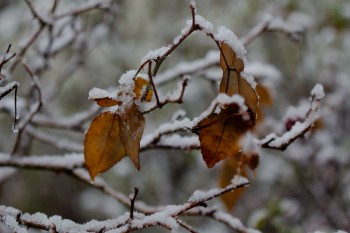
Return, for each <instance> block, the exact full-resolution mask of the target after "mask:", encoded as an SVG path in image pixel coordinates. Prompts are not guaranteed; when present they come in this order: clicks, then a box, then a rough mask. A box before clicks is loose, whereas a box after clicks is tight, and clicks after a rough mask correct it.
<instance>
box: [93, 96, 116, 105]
mask: <svg viewBox="0 0 350 233" xmlns="http://www.w3.org/2000/svg"><path fill="white" fill-rule="evenodd" d="M94 100H95V101H96V103H97V104H98V105H100V106H101V107H112V106H115V105H119V104H120V103H119V102H118V101H117V100H115V99H112V98H109V97H105V98H101V99H94Z"/></svg>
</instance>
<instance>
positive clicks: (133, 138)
mask: <svg viewBox="0 0 350 233" xmlns="http://www.w3.org/2000/svg"><path fill="white" fill-rule="evenodd" d="M119 114H120V113H119ZM119 114H118V113H111V112H104V113H101V114H100V115H98V116H97V117H96V118H95V119H94V120H93V121H92V123H91V125H90V128H89V130H88V131H87V133H86V136H85V142H84V155H85V164H86V167H87V169H88V171H89V173H90V176H91V178H92V179H94V177H95V176H96V175H97V174H99V173H101V172H104V171H106V170H108V169H109V168H111V167H112V166H113V165H114V164H115V163H117V162H119V161H120V160H121V159H122V158H124V157H125V156H129V157H130V159H131V160H132V162H133V163H134V165H135V167H136V168H137V169H140V162H139V150H140V140H141V137H142V134H143V130H144V127H145V118H144V117H143V115H142V113H141V112H140V111H139V110H138V108H137V106H136V105H132V106H131V107H130V108H129V109H126V110H125V112H124V113H123V114H120V115H119Z"/></svg>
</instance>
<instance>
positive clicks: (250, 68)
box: [244, 61, 282, 81]
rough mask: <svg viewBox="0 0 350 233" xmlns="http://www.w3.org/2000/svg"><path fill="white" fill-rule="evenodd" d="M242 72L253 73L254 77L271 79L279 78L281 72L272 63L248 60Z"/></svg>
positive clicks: (276, 79)
mask: <svg viewBox="0 0 350 233" xmlns="http://www.w3.org/2000/svg"><path fill="white" fill-rule="evenodd" d="M244 72H246V73H248V74H251V75H253V76H254V77H265V78H271V79H272V80H273V81H278V80H280V79H281V77H282V74H281V72H280V71H279V70H278V69H277V68H276V67H275V66H273V65H270V64H265V63H261V62H257V61H256V62H249V63H248V64H247V65H246V66H245V67H244Z"/></svg>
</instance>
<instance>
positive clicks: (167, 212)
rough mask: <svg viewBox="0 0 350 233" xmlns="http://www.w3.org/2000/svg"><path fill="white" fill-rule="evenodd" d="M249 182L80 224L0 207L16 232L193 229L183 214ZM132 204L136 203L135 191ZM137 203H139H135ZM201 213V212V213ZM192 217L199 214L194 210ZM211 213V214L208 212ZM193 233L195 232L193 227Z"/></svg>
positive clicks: (238, 226)
mask: <svg viewBox="0 0 350 233" xmlns="http://www.w3.org/2000/svg"><path fill="white" fill-rule="evenodd" d="M248 184H249V183H248V181H247V180H246V179H240V180H238V182H235V183H232V184H230V185H228V186H227V187H226V188H224V189H212V190H209V191H208V192H203V191H196V192H195V193H194V194H193V195H192V196H191V197H190V198H189V200H188V202H186V203H184V204H182V205H169V206H165V207H163V208H162V209H161V210H158V211H156V212H154V213H150V214H144V213H140V212H136V211H134V212H133V213H129V212H125V213H124V214H123V215H121V216H120V217H118V218H116V219H109V220H104V221H96V220H92V221H90V222H87V223H85V224H78V223H75V222H73V221H71V220H67V219H62V218H61V217H59V216H52V217H47V216H46V215H45V214H43V213H35V214H29V213H22V212H21V211H20V210H17V209H14V208H12V207H6V206H0V221H1V222H3V223H4V224H6V225H7V226H8V227H9V228H10V229H11V230H13V231H15V232H26V230H25V228H24V226H25V227H29V228H35V229H41V230H46V231H54V232H57V233H60V232H62V233H63V232H131V231H134V230H138V229H142V228H148V227H152V226H163V227H165V228H167V229H169V230H177V229H178V228H179V227H180V226H182V227H184V228H185V229H187V230H188V229H190V228H189V226H188V225H187V224H185V223H184V222H183V221H182V220H179V217H180V216H181V215H183V214H185V213H186V212H187V211H189V210H191V209H194V208H196V207H206V205H207V204H206V202H208V201H209V200H211V199H213V198H215V197H217V196H220V195H223V194H224V193H227V192H232V191H234V190H236V189H238V188H241V187H245V186H247V185H248ZM132 197H133V198H131V201H130V203H133V202H134V201H135V200H134V197H135V198H136V195H135V194H134V195H133V196H132ZM135 204H136V203H135ZM197 213H199V212H197ZM191 215H192V216H194V215H195V213H194V212H193V213H191ZM208 216H209V215H208ZM212 216H213V218H214V219H217V220H219V221H222V222H224V223H226V224H228V226H229V227H230V228H231V229H234V230H237V231H238V232H252V231H249V229H247V228H245V227H244V226H243V224H242V223H241V222H240V221H238V220H237V219H235V218H233V217H229V216H228V215H227V216H226V215H223V214H222V213H220V212H217V213H213V215H212ZM193 232H195V231H194V230H193Z"/></svg>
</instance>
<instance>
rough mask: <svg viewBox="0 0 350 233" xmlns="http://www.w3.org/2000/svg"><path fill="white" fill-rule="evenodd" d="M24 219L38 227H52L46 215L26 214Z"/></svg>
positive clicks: (23, 216) (38, 213)
mask: <svg viewBox="0 0 350 233" xmlns="http://www.w3.org/2000/svg"><path fill="white" fill-rule="evenodd" d="M22 219H23V220H24V221H28V222H32V223H35V224H37V225H44V226H47V227H49V226H50V221H49V219H48V217H47V216H46V214H43V213H40V212H37V213H34V214H32V215H31V214H28V213H25V214H23V215H22Z"/></svg>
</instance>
